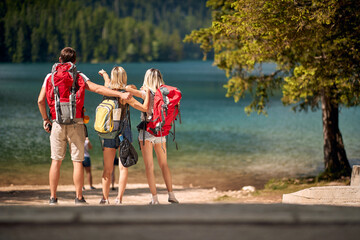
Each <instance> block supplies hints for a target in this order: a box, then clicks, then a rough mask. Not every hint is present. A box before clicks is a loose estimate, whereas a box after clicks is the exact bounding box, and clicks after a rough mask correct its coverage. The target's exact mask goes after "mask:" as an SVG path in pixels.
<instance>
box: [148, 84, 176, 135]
mask: <svg viewBox="0 0 360 240" xmlns="http://www.w3.org/2000/svg"><path fill="white" fill-rule="evenodd" d="M181 97H182V94H181V91H180V90H179V89H178V88H176V87H172V86H168V85H161V86H160V88H159V89H158V90H157V91H156V93H155V97H154V105H153V116H152V119H151V120H150V121H149V122H148V123H147V124H146V131H148V132H149V133H151V134H152V135H154V136H156V137H163V136H167V135H169V132H170V130H171V127H172V125H174V139H175V120H176V119H177V118H176V117H177V115H178V114H179V103H180V99H181ZM179 120H180V123H181V118H180V114H179Z"/></svg>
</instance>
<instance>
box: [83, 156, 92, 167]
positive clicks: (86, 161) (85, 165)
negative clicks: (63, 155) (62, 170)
mask: <svg viewBox="0 0 360 240" xmlns="http://www.w3.org/2000/svg"><path fill="white" fill-rule="evenodd" d="M82 164H83V166H84V167H91V161H90V157H84V161H83V162H82Z"/></svg>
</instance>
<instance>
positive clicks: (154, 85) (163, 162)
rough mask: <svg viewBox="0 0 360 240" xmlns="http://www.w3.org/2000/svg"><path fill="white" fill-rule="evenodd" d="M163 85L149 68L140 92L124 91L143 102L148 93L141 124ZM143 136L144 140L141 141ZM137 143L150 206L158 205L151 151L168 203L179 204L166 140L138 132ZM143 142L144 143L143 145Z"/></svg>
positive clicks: (128, 88)
mask: <svg viewBox="0 0 360 240" xmlns="http://www.w3.org/2000/svg"><path fill="white" fill-rule="evenodd" d="M163 84H164V80H163V78H162V75H161V73H160V71H159V70H158V69H154V68H151V69H149V70H147V71H146V73H145V77H144V83H143V86H142V88H141V91H138V90H135V89H133V88H131V87H129V86H128V87H126V90H127V91H128V92H130V93H131V94H133V95H134V96H136V97H140V98H143V99H144V100H145V99H146V98H147V97H148V95H149V92H151V93H150V99H149V108H148V110H147V111H144V112H143V113H142V114H141V121H142V122H149V121H150V120H151V117H152V114H153V108H152V107H153V103H154V96H155V92H156V90H157V89H158V88H160V86H161V85H163ZM147 90H149V91H147ZM144 136H145V139H143V138H144ZM139 141H140V147H141V153H142V156H143V159H144V163H145V169H146V177H147V181H148V184H149V188H150V192H151V194H152V196H151V202H150V204H159V200H158V197H157V192H156V184H155V174H154V160H153V151H154V150H155V154H156V158H157V160H158V163H159V166H160V169H161V172H162V176H163V178H164V181H165V184H166V188H167V190H168V195H169V198H168V201H169V202H170V203H179V202H178V200H177V199H176V198H175V195H174V192H173V189H172V178H171V173H170V169H169V166H168V163H167V150H166V138H165V137H155V136H153V135H151V134H150V133H148V132H147V131H145V134H144V132H143V130H140V132H139ZM144 141H145V143H144Z"/></svg>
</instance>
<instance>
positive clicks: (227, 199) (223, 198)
mask: <svg viewBox="0 0 360 240" xmlns="http://www.w3.org/2000/svg"><path fill="white" fill-rule="evenodd" d="M236 199H237V198H234V197H231V196H228V195H222V196H220V197H218V198H216V199H215V200H214V201H216V202H232V201H235V200H236Z"/></svg>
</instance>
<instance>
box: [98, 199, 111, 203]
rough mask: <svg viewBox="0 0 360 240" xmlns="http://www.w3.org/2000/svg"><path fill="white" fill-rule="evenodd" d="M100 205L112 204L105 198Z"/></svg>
mask: <svg viewBox="0 0 360 240" xmlns="http://www.w3.org/2000/svg"><path fill="white" fill-rule="evenodd" d="M99 203H100V204H110V202H109V200H108V199H103V198H102V199H101V200H100V202H99Z"/></svg>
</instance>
